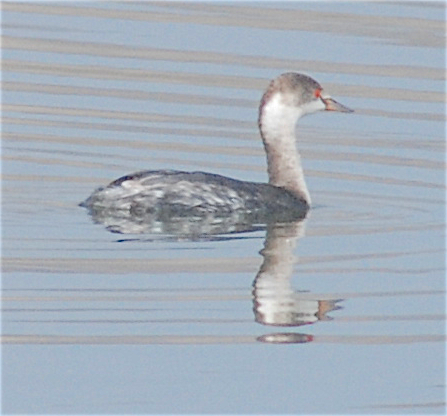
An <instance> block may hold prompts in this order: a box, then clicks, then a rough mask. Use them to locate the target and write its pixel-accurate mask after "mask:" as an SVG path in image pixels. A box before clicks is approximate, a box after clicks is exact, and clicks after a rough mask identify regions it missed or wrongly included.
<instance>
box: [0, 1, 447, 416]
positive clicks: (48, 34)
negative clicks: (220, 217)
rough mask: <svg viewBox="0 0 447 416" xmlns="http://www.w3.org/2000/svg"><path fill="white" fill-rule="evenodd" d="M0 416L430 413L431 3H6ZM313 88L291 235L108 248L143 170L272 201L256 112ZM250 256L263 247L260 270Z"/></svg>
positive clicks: (151, 238)
mask: <svg viewBox="0 0 447 416" xmlns="http://www.w3.org/2000/svg"><path fill="white" fill-rule="evenodd" d="M2 7H3V13H2V29H3V35H4V37H3V40H2V46H3V50H2V78H3V83H2V104H3V108H2V109H3V113H2V117H3V120H2V139H3V140H2V157H3V161H2V163H3V183H2V185H3V186H2V204H3V205H2V208H3V209H2V231H3V246H2V254H3V259H2V264H3V275H2V277H3V279H2V287H3V298H2V333H3V335H2V341H3V347H2V364H3V365H2V393H3V396H2V405H3V413H4V414H18V413H21V414H92V413H103V414H104V413H108V414H137V413H138V414H153V413H198V414H200V413H233V414H244V413H245V414H248V413H258V414H260V413H263V414H265V413H267V414H281V413H289V414H303V413H304V414H317V413H318V414H321V413H330V414H422V413H424V414H425V413H432V414H443V413H444V412H445V267H444V266H445V242H444V241H445V232H444V230H445V218H444V216H445V133H444V128H445V104H444V101H445V91H444V90H445V75H444V74H445V71H444V65H445V52H444V47H445V38H444V33H445V23H444V17H445V7H444V4H443V3H436V2H425V3H422V2H421V3H403V2H395V3H391V2H390V3H380V4H379V3H366V2H351V3H323V2H321V3H320V2H318V3H303V2H288V3H284V4H282V3H259V4H256V3H237V4H233V3H112V2H103V3H90V2H73V3H69V2H64V3H57V2H54V3H42V2H34V3H29V4H26V3H16V2H11V3H7V2H4V3H3V4H2ZM291 70H292V71H300V72H305V73H307V74H309V75H311V76H313V77H315V78H316V79H317V80H318V81H320V82H321V84H322V85H323V86H325V89H326V90H328V91H329V92H331V93H332V95H333V96H334V97H335V98H336V99H337V100H339V101H340V102H342V103H343V104H345V105H347V106H349V107H351V108H354V109H355V111H356V112H355V113H354V114H323V113H320V114H316V115H313V116H310V117H308V118H305V119H304V120H302V121H301V123H300V126H299V128H298V130H297V134H298V136H299V143H300V148H301V150H302V157H303V160H304V166H305V171H306V175H307V182H308V186H309V189H310V192H311V194H312V199H313V204H314V208H313V209H312V211H311V213H310V215H309V216H308V217H307V218H306V219H305V220H303V221H301V222H300V221H297V222H295V223H292V224H288V225H287V226H285V227H269V228H268V229H265V227H260V228H259V229H253V230H251V231H250V232H245V233H221V234H219V235H213V236H210V235H201V236H195V237H194V238H191V237H189V238H188V237H185V236H179V235H174V234H166V233H157V234H151V233H140V234H137V233H127V234H117V233H111V232H109V231H108V230H107V229H106V228H105V226H104V225H103V224H95V223H94V222H93V221H92V219H91V218H90V217H89V216H88V215H87V212H86V211H85V210H84V209H82V208H80V207H78V206H77V204H78V203H79V202H80V201H82V200H83V199H85V198H86V197H87V196H88V195H89V194H90V193H91V192H92V190H93V189H94V188H95V187H97V186H100V185H104V184H106V183H108V182H110V181H111V180H113V179H115V178H117V177H119V176H121V175H123V174H126V173H131V172H134V171H136V170H140V169H160V168H174V169H185V170H205V171H211V172H215V173H219V174H223V175H226V176H232V177H235V178H240V179H246V180H252V181H265V180H266V173H265V159H264V153H263V149H262V145H261V143H260V140H259V138H258V132H257V125H256V118H257V105H258V102H259V99H260V97H261V94H262V92H263V90H264V88H265V87H266V85H267V84H268V81H269V80H270V79H271V78H273V77H275V76H277V75H278V74H279V73H281V72H286V71H291ZM261 249H264V250H263V251H262V252H260V251H261Z"/></svg>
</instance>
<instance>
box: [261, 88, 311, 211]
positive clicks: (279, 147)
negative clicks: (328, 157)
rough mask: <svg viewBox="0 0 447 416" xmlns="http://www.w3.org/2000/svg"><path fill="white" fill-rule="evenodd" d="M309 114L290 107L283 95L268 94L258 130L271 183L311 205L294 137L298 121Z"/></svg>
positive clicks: (298, 108)
mask: <svg viewBox="0 0 447 416" xmlns="http://www.w3.org/2000/svg"><path fill="white" fill-rule="evenodd" d="M306 112H307V111H306V109H304V108H302V107H297V106H291V105H288V104H287V100H285V99H284V97H283V94H281V93H279V92H273V93H271V92H269V91H267V92H266V94H265V95H264V97H263V99H262V102H261V106H260V109H259V130H260V133H261V137H262V141H263V143H264V148H265V152H266V155H267V171H268V176H269V184H270V185H274V186H278V187H282V188H285V189H287V190H288V191H290V192H292V193H293V194H294V195H296V196H298V197H299V198H303V199H304V200H305V201H306V202H307V203H308V204H309V205H310V203H311V199H310V194H309V191H308V189H307V186H306V182H305V180H304V172H303V168H302V165H301V157H300V154H299V152H298V148H297V145H296V135H295V125H296V122H297V121H298V119H299V118H301V117H302V116H303V115H304V114H306Z"/></svg>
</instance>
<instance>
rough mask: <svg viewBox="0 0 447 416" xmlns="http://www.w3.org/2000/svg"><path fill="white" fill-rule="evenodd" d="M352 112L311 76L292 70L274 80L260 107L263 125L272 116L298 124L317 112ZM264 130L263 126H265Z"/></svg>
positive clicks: (260, 121)
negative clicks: (300, 120)
mask: <svg viewBox="0 0 447 416" xmlns="http://www.w3.org/2000/svg"><path fill="white" fill-rule="evenodd" d="M323 110H326V111H339V112H342V113H352V112H353V110H351V109H350V108H348V107H345V106H344V105H342V104H340V103H338V102H337V101H335V100H333V99H332V98H331V97H330V96H329V95H328V94H326V93H325V92H324V90H323V88H322V86H321V85H320V84H319V83H318V82H317V81H315V80H314V79H312V78H311V77H308V76H307V75H303V74H298V73H294V72H288V73H285V74H282V75H280V76H279V77H277V78H275V79H274V80H272V81H271V82H270V85H269V86H268V88H267V90H266V92H265V93H264V95H263V97H262V100H261V105H260V107H259V125H260V127H263V125H264V123H265V122H269V121H270V120H269V119H270V118H273V119H275V118H276V119H278V117H279V118H280V119H281V118H282V119H283V120H284V121H285V122H289V123H293V125H295V123H296V122H297V120H298V119H299V118H300V117H302V116H304V115H305V114H311V113H315V112H317V111H323ZM261 132H262V129H261Z"/></svg>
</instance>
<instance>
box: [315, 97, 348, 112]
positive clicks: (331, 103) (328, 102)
mask: <svg viewBox="0 0 447 416" xmlns="http://www.w3.org/2000/svg"><path fill="white" fill-rule="evenodd" d="M321 100H322V101H323V103H324V105H325V106H326V108H325V110H326V111H339V112H341V113H353V112H354V110H351V109H350V108H348V107H345V106H344V105H342V104H340V103H338V102H337V101H335V100H333V99H332V98H331V97H326V98H324V97H321Z"/></svg>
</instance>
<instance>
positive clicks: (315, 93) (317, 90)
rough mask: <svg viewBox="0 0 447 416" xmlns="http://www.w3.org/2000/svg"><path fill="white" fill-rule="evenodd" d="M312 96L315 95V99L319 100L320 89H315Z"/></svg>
mask: <svg viewBox="0 0 447 416" xmlns="http://www.w3.org/2000/svg"><path fill="white" fill-rule="evenodd" d="M314 95H315V97H316V98H320V95H321V89H319V88H317V89H316V90H315V91H314Z"/></svg>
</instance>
